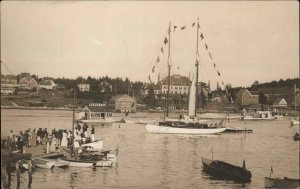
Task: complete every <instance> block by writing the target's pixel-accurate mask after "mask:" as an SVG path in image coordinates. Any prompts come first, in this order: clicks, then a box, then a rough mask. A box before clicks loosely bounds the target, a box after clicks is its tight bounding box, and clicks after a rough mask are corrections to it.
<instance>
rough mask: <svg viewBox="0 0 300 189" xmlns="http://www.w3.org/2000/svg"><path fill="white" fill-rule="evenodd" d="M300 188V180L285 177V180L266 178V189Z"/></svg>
mask: <svg viewBox="0 0 300 189" xmlns="http://www.w3.org/2000/svg"><path fill="white" fill-rule="evenodd" d="M299 186H300V180H299V179H291V178H288V177H284V178H283V179H280V178H270V177H265V188H278V189H281V188H282V189H289V188H291V189H292V188H298V187H299Z"/></svg>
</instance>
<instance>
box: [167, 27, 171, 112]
mask: <svg viewBox="0 0 300 189" xmlns="http://www.w3.org/2000/svg"><path fill="white" fill-rule="evenodd" d="M168 34H169V49H168V91H167V101H166V109H167V112H166V116H167V117H168V115H169V94H170V80H171V78H170V72H171V58H170V47H171V21H170V23H169V29H168Z"/></svg>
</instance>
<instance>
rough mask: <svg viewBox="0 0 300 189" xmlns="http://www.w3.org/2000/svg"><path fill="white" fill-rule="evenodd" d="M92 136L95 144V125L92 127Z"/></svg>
mask: <svg viewBox="0 0 300 189" xmlns="http://www.w3.org/2000/svg"><path fill="white" fill-rule="evenodd" d="M91 135H92V138H91V139H92V142H94V141H95V127H94V125H92V130H91Z"/></svg>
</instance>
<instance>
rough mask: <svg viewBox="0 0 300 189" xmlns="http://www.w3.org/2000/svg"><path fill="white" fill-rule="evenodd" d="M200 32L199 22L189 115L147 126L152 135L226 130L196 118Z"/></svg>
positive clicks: (219, 125) (195, 133) (196, 133)
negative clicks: (194, 74)
mask: <svg viewBox="0 0 300 189" xmlns="http://www.w3.org/2000/svg"><path fill="white" fill-rule="evenodd" d="M170 28H171V24H170V25H169V32H168V34H169V54H168V91H167V101H166V111H167V112H166V116H168V99H169V89H170V67H171V65H170V33H171V30H170ZM198 31H199V20H198V27H197V57H196V68H197V70H196V71H197V73H196V79H194V78H193V80H192V84H191V88H190V95H189V113H188V115H186V116H183V118H181V119H171V118H168V117H166V118H165V120H164V121H163V122H159V124H146V125H145V127H146V130H147V131H148V132H150V133H165V134H194V135H207V134H216V133H220V132H223V131H225V130H226V128H223V127H222V122H220V123H218V124H217V123H215V124H213V123H209V121H208V120H200V119H198V118H197V116H196V94H197V83H198V67H199V61H198Z"/></svg>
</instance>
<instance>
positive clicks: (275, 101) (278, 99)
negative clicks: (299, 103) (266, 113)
mask: <svg viewBox="0 0 300 189" xmlns="http://www.w3.org/2000/svg"><path fill="white" fill-rule="evenodd" d="M282 99H284V98H276V99H275V100H274V102H273V104H279V102H280V101H281V100H282ZM284 100H285V99H284ZM285 101H286V100H285Z"/></svg>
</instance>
